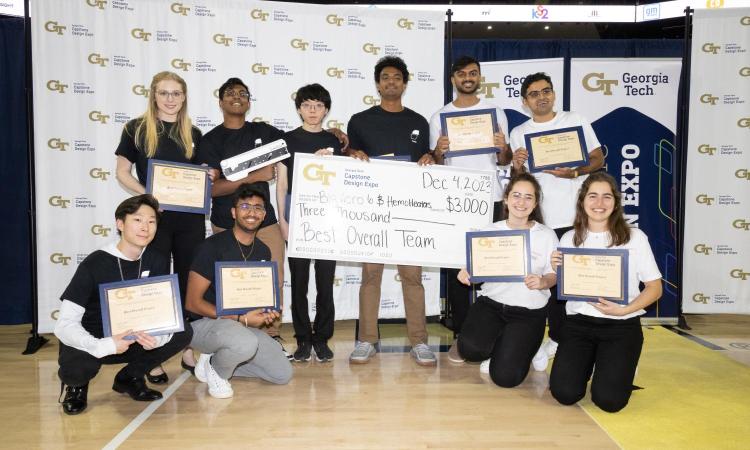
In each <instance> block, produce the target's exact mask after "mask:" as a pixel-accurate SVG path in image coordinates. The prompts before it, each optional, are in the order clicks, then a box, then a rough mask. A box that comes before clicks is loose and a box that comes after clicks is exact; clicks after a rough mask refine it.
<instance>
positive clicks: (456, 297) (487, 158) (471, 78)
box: [430, 56, 512, 363]
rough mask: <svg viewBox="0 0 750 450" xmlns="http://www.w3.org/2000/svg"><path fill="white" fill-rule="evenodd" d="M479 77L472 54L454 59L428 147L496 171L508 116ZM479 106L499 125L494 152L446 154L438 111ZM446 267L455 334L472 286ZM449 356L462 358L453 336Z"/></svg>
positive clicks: (499, 192) (504, 160)
mask: <svg viewBox="0 0 750 450" xmlns="http://www.w3.org/2000/svg"><path fill="white" fill-rule="evenodd" d="M481 78H482V73H481V68H480V65H479V61H477V60H476V59H474V58H472V57H471V56H462V57H460V58H458V59H457V60H456V62H454V63H453V66H452V67H451V83H453V87H454V88H455V90H456V99H455V100H453V101H452V102H451V103H448V104H447V105H445V106H443V107H442V108H440V109H439V110H438V111H437V112H436V113H435V114H433V115H432V118H431V119H430V148H432V149H433V155H434V156H435V161H437V163H438V164H445V165H446V166H454V167H466V168H469V169H480V170H492V171H495V170H496V169H497V166H498V164H499V165H506V164H509V163H510V160H511V156H512V154H511V152H510V149H509V148H508V145H507V144H506V143H505V135H506V133H507V132H508V118H507V117H506V116H505V112H504V111H503V110H502V108H499V107H497V106H496V105H494V104H492V103H490V102H488V101H486V100H484V99H480V98H479V97H477V94H476V93H477V90H479V88H480V85H481V81H480V80H481ZM478 109H494V110H495V114H496V115H497V126H498V128H499V131H498V132H497V133H495V147H497V152H496V153H483V154H479V155H466V156H460V157H454V158H445V157H444V155H445V152H447V151H450V140H449V139H448V136H444V135H443V134H442V133H441V124H440V114H442V113H450V112H456V111H461V112H466V111H472V110H478ZM494 184H495V186H494V190H495V198H494V201H495V205H494V210H493V214H492V216H493V217H492V221H493V222H497V221H498V220H500V219H501V216H502V212H503V207H502V199H503V187H502V186H501V184H500V181H499V177H497V176H495V177H494ZM445 271H446V277H447V278H446V291H447V292H446V294H447V297H448V298H447V300H448V302H449V305H450V307H451V311H452V313H453V317H452V319H453V333H454V335H458V334H460V333H461V326H462V325H463V322H464V319H465V318H466V314H467V312H468V311H469V306H470V305H471V297H472V295H473V294H472V289H471V287H468V286H466V285H463V284H461V283H460V282H459V281H458V278H457V276H458V272H459V271H458V269H445ZM448 359H449V360H450V361H452V362H455V363H461V362H463V361H464V359H463V358H462V357H461V355H460V354H459V353H458V346H456V342H455V340H454V342H453V345H452V346H451V348H450V350H448Z"/></svg>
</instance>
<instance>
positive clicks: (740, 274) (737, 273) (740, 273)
mask: <svg viewBox="0 0 750 450" xmlns="http://www.w3.org/2000/svg"><path fill="white" fill-rule="evenodd" d="M729 276H730V277H732V278H737V279H738V280H742V281H747V277H749V276H750V272H745V271H744V270H742V269H732V271H731V272H729Z"/></svg>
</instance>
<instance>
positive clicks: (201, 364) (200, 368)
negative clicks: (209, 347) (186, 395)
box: [195, 353, 213, 383]
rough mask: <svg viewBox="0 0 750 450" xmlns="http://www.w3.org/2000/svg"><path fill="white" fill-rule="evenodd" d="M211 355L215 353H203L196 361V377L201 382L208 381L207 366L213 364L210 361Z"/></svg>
mask: <svg viewBox="0 0 750 450" xmlns="http://www.w3.org/2000/svg"><path fill="white" fill-rule="evenodd" d="M211 355H213V353H201V355H200V356H199V357H198V362H197V363H195V378H197V379H198V381H200V382H201V383H205V382H206V368H207V367H208V366H210V365H211V364H210V363H209V361H210V360H211Z"/></svg>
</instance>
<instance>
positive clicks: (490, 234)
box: [466, 230, 531, 283]
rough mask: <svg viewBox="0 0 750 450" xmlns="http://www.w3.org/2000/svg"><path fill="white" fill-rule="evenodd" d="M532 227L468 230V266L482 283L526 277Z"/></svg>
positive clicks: (529, 258) (529, 259)
mask: <svg viewBox="0 0 750 450" xmlns="http://www.w3.org/2000/svg"><path fill="white" fill-rule="evenodd" d="M530 236H531V234H530V232H529V230H497V231H471V232H468V233H466V270H467V271H468V272H469V276H470V277H471V281H472V282H475V283H481V282H484V281H492V282H516V281H523V280H524V278H526V275H528V274H529V273H531V243H530V242H529V238H530Z"/></svg>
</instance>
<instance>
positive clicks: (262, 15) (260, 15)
mask: <svg viewBox="0 0 750 450" xmlns="http://www.w3.org/2000/svg"><path fill="white" fill-rule="evenodd" d="M250 17H252V18H253V19H255V20H260V21H261V22H265V21H267V20H268V13H267V12H265V11H263V10H262V9H254V10H252V11H250Z"/></svg>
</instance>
